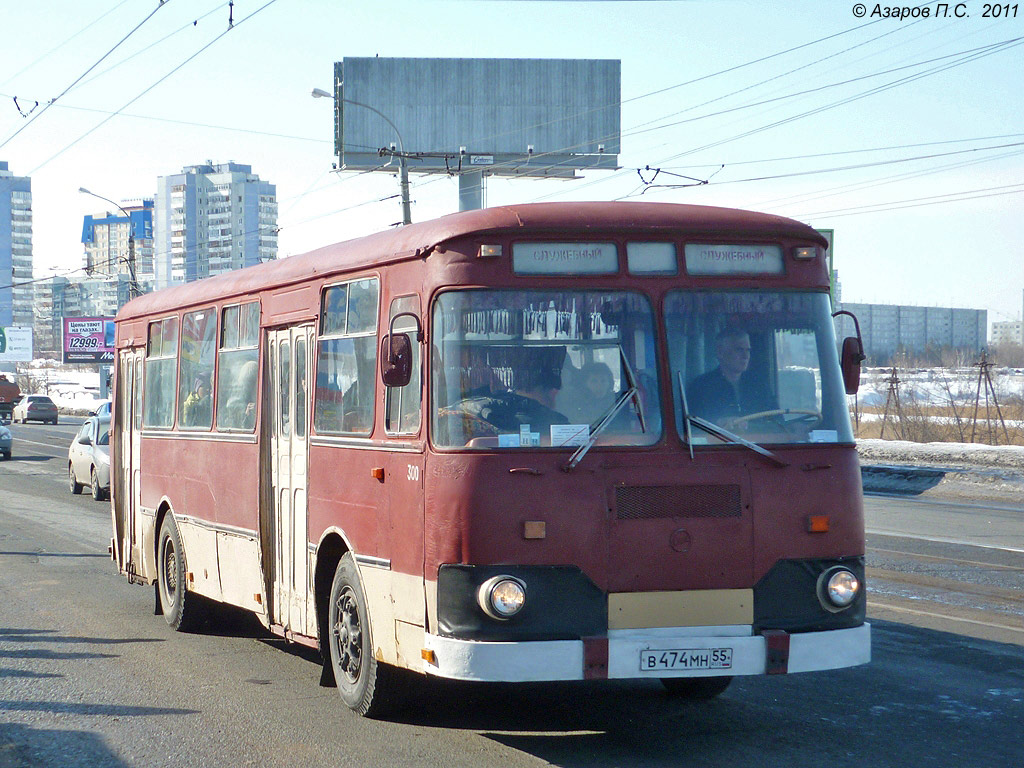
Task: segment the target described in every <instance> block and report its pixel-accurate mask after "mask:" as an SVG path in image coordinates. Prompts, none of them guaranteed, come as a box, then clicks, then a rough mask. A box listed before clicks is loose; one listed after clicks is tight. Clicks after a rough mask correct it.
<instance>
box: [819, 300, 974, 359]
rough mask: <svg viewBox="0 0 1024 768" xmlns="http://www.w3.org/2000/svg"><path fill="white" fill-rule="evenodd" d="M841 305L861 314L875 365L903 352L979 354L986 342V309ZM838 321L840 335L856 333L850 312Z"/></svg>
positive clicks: (866, 349)
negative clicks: (947, 350)
mask: <svg viewBox="0 0 1024 768" xmlns="http://www.w3.org/2000/svg"><path fill="white" fill-rule="evenodd" d="M837 309H844V310H847V311H849V312H852V313H853V314H854V315H856V316H857V319H858V321H859V324H860V332H861V338H862V339H863V341H864V353H865V354H866V355H867V356H868V359H869V361H870V363H871V364H874V365H883V364H887V363H888V362H889V361H891V360H892V358H893V356H894V355H896V354H897V353H899V352H907V353H911V354H924V353H927V352H929V351H930V350H942V349H957V350H963V351H966V352H970V353H973V354H976V353H979V352H981V350H983V349H984V348H985V346H986V335H987V330H988V312H987V311H986V310H984V309H961V308H952V307H914V306H906V305H899V304H853V303H850V302H842V303H841V304H840V305H839V306H838V307H837ZM835 325H836V335H837V336H838V337H839V338H843V337H844V336H851V335H853V334H854V326H853V321H852V320H851V319H850V318H849V317H848V316H846V315H839V316H837V317H836V319H835Z"/></svg>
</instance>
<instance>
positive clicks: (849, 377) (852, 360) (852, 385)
mask: <svg viewBox="0 0 1024 768" xmlns="http://www.w3.org/2000/svg"><path fill="white" fill-rule="evenodd" d="M839 315H848V316H849V317H850V319H852V320H853V328H854V331H855V332H856V334H857V335H856V336H847V337H846V338H845V339H843V350H842V353H841V355H840V358H839V367H840V369H842V372H843V386H844V387H845V388H846V394H848V395H856V394H857V390H858V389H860V364H861V363H862V362H863V361H864V358H865V355H864V342H863V340H862V339H861V335H860V323H859V322H857V316H856V315H855V314H853V312H849V311H847V310H845V309H840V310H839V311H838V312H833V313H832V317H838V316H839Z"/></svg>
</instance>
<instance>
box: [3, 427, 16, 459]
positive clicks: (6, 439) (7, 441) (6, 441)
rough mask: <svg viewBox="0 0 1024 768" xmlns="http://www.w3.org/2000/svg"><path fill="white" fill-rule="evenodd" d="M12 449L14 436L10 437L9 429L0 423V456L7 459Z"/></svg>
mask: <svg viewBox="0 0 1024 768" xmlns="http://www.w3.org/2000/svg"><path fill="white" fill-rule="evenodd" d="M12 450H14V438H13V437H11V430H9V429H8V428H7V427H5V426H4V425H3V424H0V456H3V457H4V458H5V459H9V458H11V451H12Z"/></svg>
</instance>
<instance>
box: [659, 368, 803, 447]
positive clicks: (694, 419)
mask: <svg viewBox="0 0 1024 768" xmlns="http://www.w3.org/2000/svg"><path fill="white" fill-rule="evenodd" d="M677 375H678V379H679V392H680V400H681V402H682V405H683V425H684V432H685V435H686V437H685V439H686V443H687V446H688V447H689V449H690V458H691V459H692V458H693V436H692V434H691V431H690V425H691V424H692V425H694V426H697V427H700V428H701V429H703V430H704V431H705V432H709V433H711V434H712V435H714V436H715V437H717V438H719V439H720V440H725V441H726V442H728V443H735V444H736V445H742V446H743V447H745V448H749V449H750V450H752V451H753V452H754V453H757V454H759V455H761V456H764V457H765V458H766V459H768V460H769V461H771V462H772V463H773V464H775V465H776V466H779V467H788V466H789V462H788V461H783V460H782V459H780V458H779V457H778V456H776V455H775V454H774V453H772V452H771V451H769V450H768V449H767V448H762V447H761V446H760V445H758V444H757V443H752V442H751V441H750V440H747V439H745V438H742V437H740V436H739V435H737V434H736V433H734V432H730V431H729V430H727V429H726V428H725V427H722V426H719V425H718V424H715V423H714V422H713V421H708V420H707V419H703V418H701V417H700V416H693V415H691V414H690V412H689V408H688V407H687V404H686V388H685V387H684V386H683V373H682V371H678V372H677Z"/></svg>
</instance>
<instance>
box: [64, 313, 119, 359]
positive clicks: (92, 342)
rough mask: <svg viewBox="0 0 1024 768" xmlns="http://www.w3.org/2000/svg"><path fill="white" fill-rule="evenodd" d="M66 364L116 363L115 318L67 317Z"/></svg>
mask: <svg viewBox="0 0 1024 768" xmlns="http://www.w3.org/2000/svg"><path fill="white" fill-rule="evenodd" d="M64 362H65V363H112V362H114V318H112V317H65V318H64Z"/></svg>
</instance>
